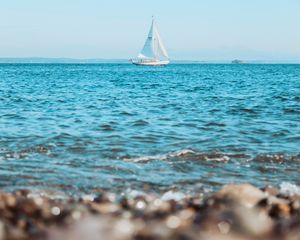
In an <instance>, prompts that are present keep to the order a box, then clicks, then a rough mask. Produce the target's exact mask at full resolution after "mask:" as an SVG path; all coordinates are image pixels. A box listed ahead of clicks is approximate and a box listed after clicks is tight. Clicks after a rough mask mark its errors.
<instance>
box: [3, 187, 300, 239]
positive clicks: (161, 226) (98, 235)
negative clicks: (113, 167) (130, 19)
mask: <svg viewBox="0 0 300 240" xmlns="http://www.w3.org/2000/svg"><path fill="white" fill-rule="evenodd" d="M295 187H296V186H295ZM298 190H299V189H292V188H289V186H288V187H287V188H285V189H278V188H274V187H265V188H263V189H259V188H256V187H254V186H252V185H249V184H242V185H226V186H224V187H223V188H222V189H221V190H220V191H218V192H215V193H210V194H207V195H206V194H199V195H198V194H197V195H196V196H188V195H185V194H182V193H180V192H177V191H173V190H170V191H168V192H166V193H164V194H162V195H155V194H152V193H141V192H137V191H135V192H134V191H133V192H132V193H131V195H123V194H114V193H111V192H107V191H101V190H100V191H99V193H97V194H95V195H85V196H82V197H81V198H68V199H56V198H51V196H43V195H42V194H37V193H33V192H30V191H27V190H21V191H17V192H14V193H4V192H2V193H1V194H0V212H1V217H0V219H1V220H0V240H4V239H51V240H54V239H55V240H67V239H72V240H79V239H85V240H94V239H111V240H121V239H122V240H123V239H126V240H127V239H140V240H142V239H173V240H174V239H182V240H183V239H184V240H188V239H191V240H193V239H204V240H206V239H219V240H223V239H224V240H228V239H236V240H237V239H239V240H252V239H265V240H268V239H270V240H271V239H272V240H274V239H280V240H285V239H287V240H296V239H300V194H299V192H297V191H298Z"/></svg>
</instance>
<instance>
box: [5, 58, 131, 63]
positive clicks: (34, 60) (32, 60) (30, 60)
mask: <svg viewBox="0 0 300 240" xmlns="http://www.w3.org/2000/svg"><path fill="white" fill-rule="evenodd" d="M0 63H128V60H125V59H74V58H40V57H29V58H0Z"/></svg>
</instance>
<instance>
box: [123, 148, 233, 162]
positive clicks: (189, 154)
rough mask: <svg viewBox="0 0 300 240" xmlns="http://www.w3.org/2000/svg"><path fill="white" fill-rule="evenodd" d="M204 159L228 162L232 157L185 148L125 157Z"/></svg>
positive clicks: (134, 158)
mask: <svg viewBox="0 0 300 240" xmlns="http://www.w3.org/2000/svg"><path fill="white" fill-rule="evenodd" d="M185 159H189V160H204V161H214V162H228V161H229V160H230V157H229V156H227V155H224V154H222V153H217V152H213V153H199V152H195V151H193V150H191V149H183V150H180V151H176V152H171V153H166V154H159V155H150V156H141V157H133V158H123V160H124V161H127V162H136V163H138V162H149V161H153V160H185Z"/></svg>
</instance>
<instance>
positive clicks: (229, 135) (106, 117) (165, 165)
mask: <svg viewBox="0 0 300 240" xmlns="http://www.w3.org/2000/svg"><path fill="white" fill-rule="evenodd" d="M299 153H300V65H221V64H220V65H205V64H178V65H177V64H173V65H169V66H167V67H157V68H151V67H137V66H133V65H129V64H95V65H93V64H91V65H88V64H87V65H85V64H77V65H76V64H74V65H73V64H7V65H6V64H2V65H0V188H1V189H4V190H8V191H10V190H15V189H20V188H29V189H51V190H52V191H62V192H68V193H82V192H93V191H95V190H97V189H98V188H107V189H110V190H112V191H119V190H121V191H123V190H125V189H129V188H131V189H141V188H143V187H144V186H145V185H148V188H150V189H153V190H155V191H160V190H164V189H168V188H172V187H175V188H178V189H179V190H181V191H199V190H201V189H202V190H203V189H206V190H207V189H215V188H218V187H220V186H222V185H223V184H225V183H240V182H250V183H253V184H256V185H257V186H264V185H266V184H272V185H278V184H280V183H281V182H285V181H288V182H292V183H295V184H300V177H299V176H300V174H299V173H300V170H299V169H300V168H299V167H300V155H299Z"/></svg>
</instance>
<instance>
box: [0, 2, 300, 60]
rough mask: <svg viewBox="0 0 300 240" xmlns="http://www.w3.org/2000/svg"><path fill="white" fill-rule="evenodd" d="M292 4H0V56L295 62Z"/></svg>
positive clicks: (298, 50) (299, 52)
mask: <svg viewBox="0 0 300 240" xmlns="http://www.w3.org/2000/svg"><path fill="white" fill-rule="evenodd" d="M299 11H300V1H299V0H184V1H182V0H42V1H41V0H26V1H24V0H0V57H51V58H56V57H66V58H108V59H116V58H117V59H128V58H132V57H135V56H137V54H138V52H139V51H140V50H141V48H142V46H143V44H144V41H145V39H146V36H147V34H148V31H149V27H150V24H151V16H152V15H154V16H155V18H156V21H157V25H158V29H159V31H160V34H161V37H162V39H163V41H164V44H165V45H166V48H167V50H168V52H169V55H170V57H171V59H177V60H184V59H185V60H229V59H245V60H247V59H248V60H296V61H300V12H299Z"/></svg>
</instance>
